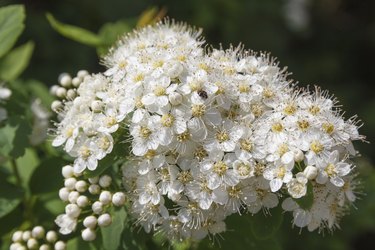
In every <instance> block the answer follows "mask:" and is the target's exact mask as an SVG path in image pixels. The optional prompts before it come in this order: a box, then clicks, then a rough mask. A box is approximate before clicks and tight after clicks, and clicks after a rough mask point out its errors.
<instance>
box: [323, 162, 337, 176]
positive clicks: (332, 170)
mask: <svg viewBox="0 0 375 250" xmlns="http://www.w3.org/2000/svg"><path fill="white" fill-rule="evenodd" d="M324 171H325V172H326V173H327V175H328V176H329V177H332V176H334V175H335V174H336V170H335V165H333V164H332V163H330V164H328V165H327V167H326V168H325V169H324Z"/></svg>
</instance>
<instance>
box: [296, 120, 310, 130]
mask: <svg viewBox="0 0 375 250" xmlns="http://www.w3.org/2000/svg"><path fill="white" fill-rule="evenodd" d="M297 125H298V128H299V129H300V130H302V131H306V130H307V129H308V128H309V127H310V123H309V122H308V121H306V120H300V121H297Z"/></svg>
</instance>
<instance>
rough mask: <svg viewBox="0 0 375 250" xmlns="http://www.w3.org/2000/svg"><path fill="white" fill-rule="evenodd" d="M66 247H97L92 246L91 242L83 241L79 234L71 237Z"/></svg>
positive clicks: (74, 249) (78, 249) (92, 249)
mask: <svg viewBox="0 0 375 250" xmlns="http://www.w3.org/2000/svg"><path fill="white" fill-rule="evenodd" d="M66 249H69V250H82V249H85V250H96V249H97V248H96V247H95V246H94V244H93V243H91V242H87V241H84V240H83V239H82V237H81V236H80V235H79V236H77V237H75V238H74V239H71V240H69V241H68V243H67V244H66Z"/></svg>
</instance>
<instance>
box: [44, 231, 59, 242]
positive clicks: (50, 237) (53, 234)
mask: <svg viewBox="0 0 375 250" xmlns="http://www.w3.org/2000/svg"><path fill="white" fill-rule="evenodd" d="M46 240H47V241H48V242H49V243H54V242H56V241H57V233H56V232H55V231H53V230H51V231H48V232H47V234H46Z"/></svg>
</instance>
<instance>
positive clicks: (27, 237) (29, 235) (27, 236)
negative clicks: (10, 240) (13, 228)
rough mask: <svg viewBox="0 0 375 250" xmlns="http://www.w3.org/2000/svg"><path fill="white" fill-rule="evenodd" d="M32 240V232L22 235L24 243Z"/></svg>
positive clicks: (25, 232)
mask: <svg viewBox="0 0 375 250" xmlns="http://www.w3.org/2000/svg"><path fill="white" fill-rule="evenodd" d="M30 238H31V232H30V231H24V232H23V233H22V240H23V241H25V242H26V241H28V240H29V239H30Z"/></svg>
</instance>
